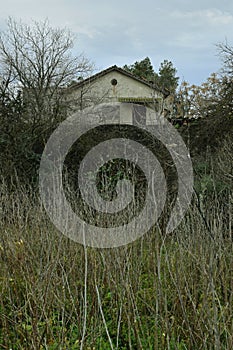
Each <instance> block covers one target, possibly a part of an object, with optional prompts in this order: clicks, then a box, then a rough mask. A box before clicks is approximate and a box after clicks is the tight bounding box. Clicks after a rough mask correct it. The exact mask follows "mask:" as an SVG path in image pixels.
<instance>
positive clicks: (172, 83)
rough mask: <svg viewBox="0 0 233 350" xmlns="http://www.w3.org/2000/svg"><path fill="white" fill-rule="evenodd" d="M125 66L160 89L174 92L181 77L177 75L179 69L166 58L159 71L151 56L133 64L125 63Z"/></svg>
mask: <svg viewBox="0 0 233 350" xmlns="http://www.w3.org/2000/svg"><path fill="white" fill-rule="evenodd" d="M123 68H124V69H125V70H127V71H129V72H131V73H132V74H134V75H136V76H138V77H139V78H141V79H145V80H147V81H150V82H153V83H154V84H155V85H157V86H158V87H159V88H160V89H163V90H164V89H166V90H168V91H170V92H171V93H174V92H175V90H176V88H177V86H178V81H179V77H177V76H176V73H177V70H176V68H175V67H174V66H173V64H172V62H171V61H168V60H164V61H163V62H162V63H161V64H160V67H159V71H158V73H157V72H156V71H155V70H154V68H153V65H152V63H151V60H150V58H149V57H146V58H144V59H143V60H141V61H136V62H135V63H133V64H131V65H124V66H123Z"/></svg>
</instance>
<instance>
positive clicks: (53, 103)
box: [0, 18, 92, 122]
mask: <svg viewBox="0 0 233 350" xmlns="http://www.w3.org/2000/svg"><path fill="white" fill-rule="evenodd" d="M73 39H74V38H73V35H72V34H71V32H70V31H69V30H67V29H59V28H55V29H54V28H52V27H51V26H50V24H49V22H48V20H45V21H44V22H34V23H33V25H31V26H29V25H27V24H24V23H22V22H16V21H15V20H13V19H12V18H9V20H8V22H7V30H6V31H5V32H3V33H1V34H0V64H1V66H2V69H3V70H4V71H8V72H9V71H10V72H11V77H13V79H12V80H13V82H14V84H15V85H18V86H20V87H21V88H22V89H23V92H24V98H25V102H26V103H27V104H28V105H29V108H30V114H31V116H33V118H34V119H35V122H38V119H40V117H41V115H44V116H49V117H50V118H51V117H52V116H53V117H54V116H57V114H58V111H59V107H60V102H61V95H62V94H63V91H64V87H66V86H67V84H68V83H70V82H71V81H72V80H75V79H77V78H78V77H80V76H85V75H86V74H88V73H90V71H91V70H92V64H91V63H90V61H89V60H88V59H86V58H85V57H84V55H83V54H80V55H79V56H77V57H73V56H72V55H71V49H72V47H73Z"/></svg>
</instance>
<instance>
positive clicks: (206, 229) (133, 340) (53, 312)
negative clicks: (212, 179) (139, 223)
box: [0, 184, 233, 350]
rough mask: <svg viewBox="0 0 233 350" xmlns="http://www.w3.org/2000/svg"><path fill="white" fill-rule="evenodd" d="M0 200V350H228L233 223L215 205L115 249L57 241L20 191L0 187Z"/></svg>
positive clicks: (232, 336) (33, 200) (31, 197)
mask: <svg viewBox="0 0 233 350" xmlns="http://www.w3.org/2000/svg"><path fill="white" fill-rule="evenodd" d="M226 198H227V200H228V201H229V203H228V206H227V207H228V208H230V206H232V203H233V196H232V193H230V192H229V193H228V197H226ZM0 201H1V213H0V214H1V224H0V230H1V236H0V237H1V238H0V239H1V241H0V244H1V245H0V264H1V269H0V348H1V349H14V350H16V349H30V350H31V349H36V350H39V349H50V350H52V349H67V350H68V349H69V350H70V349H93V350H94V349H101V350H104V349H122V350H123V349H146V350H148V349H198V350H199V349H216V350H219V349H226V350H228V349H229V350H230V349H232V348H233V240H232V231H231V230H232V226H233V225H232V222H231V220H232V219H231V216H230V215H226V212H225V211H224V210H225V209H221V208H222V207H221V205H220V203H219V202H218V198H216V197H213V198H212V199H211V202H209V204H208V206H206V207H205V212H204V213H203V212H202V210H203V208H200V203H199V202H198V201H197V200H196V199H195V198H194V200H193V203H192V206H191V207H190V210H189V211H188V213H187V215H186V217H185V219H184V220H183V222H182V223H181V225H180V226H179V227H178V228H177V229H176V231H175V232H174V233H173V234H172V235H170V236H164V235H163V234H162V232H161V231H160V230H159V228H154V229H153V230H151V231H150V232H149V233H147V234H146V235H145V236H143V237H142V238H141V239H139V240H137V241H135V242H133V243H131V244H130V245H128V246H124V247H120V248H114V249H92V248H86V249H84V247H83V246H81V245H79V244H78V243H75V242H73V241H71V240H69V239H68V238H66V237H65V236H63V235H62V234H61V233H59V232H58V231H57V230H56V229H55V228H54V226H53V225H52V223H51V222H50V221H49V219H48V217H47V215H46V213H45V211H44V209H43V207H42V205H41V204H40V201H39V199H38V198H37V195H36V194H33V193H29V192H28V190H26V189H25V188H23V187H22V188H21V189H18V190H17V191H15V192H11V193H8V191H7V188H6V187H4V184H2V186H1V198H0ZM225 207H226V206H225ZM231 208H232V207H231Z"/></svg>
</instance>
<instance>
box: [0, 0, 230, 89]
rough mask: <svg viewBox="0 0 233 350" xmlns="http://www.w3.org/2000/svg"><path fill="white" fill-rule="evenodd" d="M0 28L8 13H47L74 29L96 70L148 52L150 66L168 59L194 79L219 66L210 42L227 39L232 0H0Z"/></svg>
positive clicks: (28, 16) (31, 16) (33, 16)
mask: <svg viewBox="0 0 233 350" xmlns="http://www.w3.org/2000/svg"><path fill="white" fill-rule="evenodd" d="M0 5H1V6H0V8H1V11H0V29H1V30H3V29H4V27H5V22H6V19H7V18H8V16H12V17H14V18H15V19H22V20H23V21H24V22H26V23H30V22H31V21H32V20H44V19H45V18H48V19H49V21H50V24H51V25H52V26H55V27H57V26H60V27H67V28H69V29H70V30H71V31H72V32H74V33H75V34H77V42H76V45H75V52H76V53H80V52H84V53H85V55H86V56H87V57H88V58H90V59H91V60H92V61H93V62H94V63H95V66H96V70H97V71H99V70H102V69H105V68H107V67H109V66H111V65H114V64H116V65H118V66H123V65H124V64H132V63H133V62H135V61H136V60H137V61H138V60H141V59H143V58H145V57H146V56H148V57H150V59H151V61H152V63H153V65H154V68H155V70H158V67H159V65H160V63H161V62H162V61H163V60H164V59H168V60H171V61H172V62H173V64H174V66H175V67H176V68H177V70H178V76H179V77H180V80H181V81H182V80H187V81H189V82H190V83H192V84H200V83H202V82H203V81H205V80H206V78H207V77H208V76H209V75H210V74H211V73H212V72H216V71H218V70H219V68H220V67H221V62H220V60H219V58H218V56H217V50H216V47H215V44H216V43H218V42H224V41H225V40H226V39H227V40H228V42H229V43H230V44H233V37H232V36H233V1H232V0H196V1H193V0H192V1H190V0H143V1H139V0H128V1H127V0H118V1H116V0H115V1H112V0H108V1H107V0H40V1H38V0H4V1H3V0H0Z"/></svg>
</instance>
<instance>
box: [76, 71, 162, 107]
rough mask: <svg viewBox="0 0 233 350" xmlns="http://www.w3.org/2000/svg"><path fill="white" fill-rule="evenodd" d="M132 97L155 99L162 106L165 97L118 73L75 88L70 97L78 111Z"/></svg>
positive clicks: (111, 73)
mask: <svg viewBox="0 0 233 350" xmlns="http://www.w3.org/2000/svg"><path fill="white" fill-rule="evenodd" d="M113 79H116V80H117V84H116V85H115V86H113V85H112V83H111V81H112V80H113ZM130 97H135V98H145V99H155V100H157V101H159V103H160V104H161V99H162V97H163V96H162V93H161V92H159V91H157V90H155V89H152V88H151V87H149V86H147V85H145V84H143V83H141V82H140V81H137V80H134V79H132V78H130V77H127V76H125V75H123V74H121V73H119V72H117V71H116V72H109V73H108V74H106V75H104V76H102V77H99V78H98V79H96V80H95V81H94V82H91V83H90V84H85V85H83V86H80V87H79V88H76V89H75V88H74V89H73V90H72V92H71V94H70V95H69V98H70V99H72V102H73V105H74V108H77V109H83V108H85V107H89V106H92V105H96V104H100V103H103V102H117V101H119V98H130ZM159 108H160V106H159Z"/></svg>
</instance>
